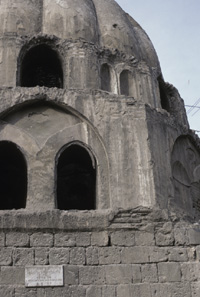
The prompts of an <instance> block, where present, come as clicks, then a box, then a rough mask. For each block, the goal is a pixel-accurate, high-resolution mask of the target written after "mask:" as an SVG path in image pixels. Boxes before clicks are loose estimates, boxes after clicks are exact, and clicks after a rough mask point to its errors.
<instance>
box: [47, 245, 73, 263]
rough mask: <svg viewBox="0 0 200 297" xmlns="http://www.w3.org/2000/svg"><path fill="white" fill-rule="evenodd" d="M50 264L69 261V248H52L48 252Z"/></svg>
mask: <svg viewBox="0 0 200 297" xmlns="http://www.w3.org/2000/svg"><path fill="white" fill-rule="evenodd" d="M49 263H50V265H62V264H68V263H69V248H53V249H50V252H49Z"/></svg>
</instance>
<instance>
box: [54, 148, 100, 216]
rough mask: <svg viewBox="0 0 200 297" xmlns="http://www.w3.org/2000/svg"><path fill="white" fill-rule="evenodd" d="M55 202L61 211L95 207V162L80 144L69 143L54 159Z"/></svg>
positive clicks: (86, 149)
mask: <svg viewBox="0 0 200 297" xmlns="http://www.w3.org/2000/svg"><path fill="white" fill-rule="evenodd" d="M56 202H57V208H58V209H61V210H70V209H77V210H91V209H95V207H96V161H95V159H94V156H93V155H92V153H91V152H90V151H89V150H88V148H86V146H83V145H82V144H81V143H71V144H70V145H67V146H65V147H64V148H62V149H61V151H60V152H59V153H58V155H57V157H56Z"/></svg>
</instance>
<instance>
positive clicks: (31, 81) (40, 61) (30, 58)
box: [20, 44, 63, 88]
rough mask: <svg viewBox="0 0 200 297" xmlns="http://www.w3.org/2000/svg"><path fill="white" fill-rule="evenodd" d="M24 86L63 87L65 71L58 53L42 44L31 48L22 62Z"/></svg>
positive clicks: (22, 81)
mask: <svg viewBox="0 0 200 297" xmlns="http://www.w3.org/2000/svg"><path fill="white" fill-rule="evenodd" d="M20 85H21V86H22V87H35V86H45V87H48V88H53V87H57V88H62V87H63V71H62V65H61V61H60V59H59V57H58V54H57V53H56V52H55V51H54V50H52V49H51V48H50V47H49V46H47V45H44V44H41V45H38V46H35V47H33V48H31V49H30V50H29V51H28V52H27V53H26V54H25V56H24V58H23V60H22V62H21V78H20Z"/></svg>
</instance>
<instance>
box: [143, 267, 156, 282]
mask: <svg viewBox="0 0 200 297" xmlns="http://www.w3.org/2000/svg"><path fill="white" fill-rule="evenodd" d="M141 272H142V281H143V282H144V283H157V282H158V269H157V266H156V264H145V265H142V267H141Z"/></svg>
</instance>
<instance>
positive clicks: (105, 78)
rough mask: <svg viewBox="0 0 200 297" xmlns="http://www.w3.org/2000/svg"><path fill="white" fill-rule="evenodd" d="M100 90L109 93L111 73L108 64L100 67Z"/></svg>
mask: <svg viewBox="0 0 200 297" xmlns="http://www.w3.org/2000/svg"><path fill="white" fill-rule="evenodd" d="M101 89H102V90H104V91H107V92H111V91H112V90H111V72H110V66H109V65H108V64H106V63H105V64H103V65H102V66H101Z"/></svg>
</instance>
